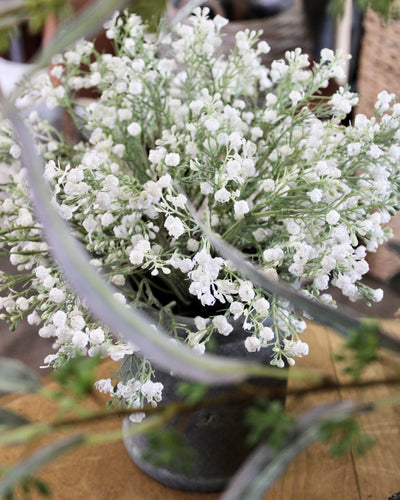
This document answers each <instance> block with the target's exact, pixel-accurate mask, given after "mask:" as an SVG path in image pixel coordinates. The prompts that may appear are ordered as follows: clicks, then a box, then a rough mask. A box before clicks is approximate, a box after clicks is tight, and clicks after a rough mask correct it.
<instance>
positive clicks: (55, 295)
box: [49, 288, 65, 304]
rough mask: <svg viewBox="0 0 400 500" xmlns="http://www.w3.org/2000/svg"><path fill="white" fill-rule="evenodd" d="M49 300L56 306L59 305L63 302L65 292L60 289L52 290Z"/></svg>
mask: <svg viewBox="0 0 400 500" xmlns="http://www.w3.org/2000/svg"><path fill="white" fill-rule="evenodd" d="M49 300H50V301H51V302H55V303H56V304H61V303H62V302H64V300H65V292H64V291H63V290H60V288H52V289H51V290H50V293H49Z"/></svg>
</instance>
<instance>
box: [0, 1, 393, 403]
mask: <svg viewBox="0 0 400 500" xmlns="http://www.w3.org/2000/svg"><path fill="white" fill-rule="evenodd" d="M226 23H227V21H226V20H225V19H224V18H222V17H220V16H218V15H217V16H216V17H215V18H214V19H209V17H208V11H207V9H203V10H201V9H197V10H195V12H194V14H193V15H192V16H191V17H190V18H189V19H188V20H187V21H186V22H185V23H182V24H179V25H177V26H175V27H174V28H173V30H172V31H171V32H170V33H168V34H166V33H165V32H162V33H161V34H158V35H157V34H153V33H150V32H149V31H147V29H146V26H145V25H144V24H143V23H142V21H141V19H140V18H139V17H137V16H136V15H132V14H129V13H125V14H123V15H117V14H116V15H115V16H114V18H113V19H112V20H111V21H109V22H108V23H106V25H105V28H106V33H107V36H108V38H109V39H110V40H112V41H113V43H114V53H113V55H111V54H99V53H97V52H96V50H95V48H94V45H93V43H91V42H88V41H81V42H79V43H78V44H77V45H76V46H75V47H74V48H72V49H70V50H68V51H66V52H65V53H64V54H63V55H60V56H57V57H56V58H54V60H53V66H52V69H51V74H50V75H47V74H45V75H41V76H39V77H37V78H36V80H34V81H33V82H31V83H30V84H29V92H27V94H28V96H30V98H31V100H32V102H34V101H35V99H43V98H44V99H45V100H46V103H47V106H48V107H49V108H54V107H57V106H60V107H61V108H63V109H64V110H65V111H66V113H67V114H68V115H69V116H70V117H71V118H72V120H73V121H74V123H75V125H76V128H77V130H78V131H79V139H78V140H76V141H75V142H73V143H72V142H71V137H69V136H67V135H66V134H64V133H63V132H60V131H59V130H56V129H54V128H52V126H51V125H50V124H49V123H48V122H46V121H44V120H41V119H40V118H39V116H38V114H37V113H35V112H33V113H31V115H30V116H29V120H28V121H29V124H30V126H31V128H32V130H33V132H34V134H35V136H36V138H37V144H38V147H39V148H40V150H41V152H42V154H43V156H44V158H45V161H46V165H45V171H44V177H45V180H46V182H48V183H49V184H50V186H51V189H52V194H53V203H54V207H55V208H56V209H57V210H58V212H59V214H60V215H61V216H62V217H63V218H64V219H65V220H67V221H68V223H69V224H70V227H71V228H72V231H73V233H74V235H75V236H76V237H77V238H78V239H79V240H80V241H81V242H82V243H83V244H84V246H85V247H86V249H87V250H88V252H89V253H90V255H91V258H92V260H91V264H92V265H93V266H95V267H96V268H97V269H98V270H99V272H101V273H102V274H103V275H104V276H105V277H106V279H108V280H109V281H110V282H111V283H112V284H113V285H114V286H115V287H116V288H117V289H119V291H118V292H117V293H116V297H117V298H118V300H120V301H121V302H123V303H127V304H130V305H133V306H135V307H139V308H146V309H148V308H151V310H153V311H156V312H157V311H158V313H159V317H160V318H161V319H162V317H164V316H165V317H168V318H169V327H170V330H171V331H172V334H174V333H176V330H177V329H178V327H179V317H180V316H191V317H193V318H194V323H195V325H196V328H195V329H194V330H193V331H187V336H186V342H187V343H188V345H189V346H190V347H192V348H193V350H194V351H196V352H197V353H198V354H199V355H201V354H202V353H204V352H205V351H206V350H207V349H208V345H212V343H213V342H211V343H209V341H211V340H214V339H215V338H218V336H221V335H223V336H228V335H229V334H230V333H231V331H232V329H233V326H232V325H233V323H234V322H235V321H238V320H239V321H241V322H242V331H243V342H244V345H245V347H246V348H247V350H248V351H250V352H255V351H260V350H261V349H263V348H265V347H266V346H271V345H272V346H273V352H274V357H273V359H272V360H271V361H270V362H271V364H272V365H276V366H278V367H281V366H284V364H286V363H288V364H289V365H293V364H294V363H295V358H296V356H303V355H306V354H307V353H308V345H307V343H306V342H304V341H303V340H301V333H302V331H303V330H304V328H305V326H306V324H305V322H304V321H303V319H302V318H300V317H299V316H298V315H297V313H296V312H295V311H294V310H293V309H292V308H290V307H289V305H288V303H287V302H286V301H285V300H282V299H281V298H280V297H277V296H271V295H269V294H267V293H265V292H264V291H263V290H261V289H260V288H258V287H257V286H255V285H253V283H252V282H250V281H248V280H247V279H245V278H244V277H243V276H242V275H241V272H240V270H239V269H238V268H237V267H235V266H234V265H233V264H232V262H230V261H229V260H228V259H226V258H225V257H223V256H220V255H218V254H217V253H216V252H215V250H214V249H213V247H212V245H211V244H210V241H209V239H208V238H207V236H206V235H205V233H204V231H203V230H202V229H201V227H200V224H199V221H202V223H203V224H204V225H205V226H207V227H208V228H209V230H211V231H213V232H215V233H218V234H219V235H221V236H222V238H223V239H224V240H226V241H227V242H228V243H230V244H231V245H232V246H234V247H236V248H237V249H239V250H240V251H242V252H243V253H245V254H246V256H247V257H248V259H249V260H250V261H252V262H254V263H255V264H257V265H258V266H259V267H261V268H262V269H263V270H264V272H265V274H266V275H267V276H268V277H269V278H270V279H272V280H281V281H282V282H284V283H286V284H287V285H289V286H292V287H293V288H296V289H298V288H299V287H300V288H301V293H303V294H304V295H305V296H307V297H309V298H311V299H312V300H315V301H320V302H322V303H324V304H329V305H332V306H334V305H335V303H334V300H333V298H332V296H331V295H330V294H328V293H327V292H326V290H327V289H328V287H329V286H330V285H331V286H334V287H337V288H339V289H340V290H341V291H342V292H343V294H344V295H346V296H347V297H349V299H350V300H351V301H356V300H359V299H364V300H366V301H367V302H370V301H377V300H380V299H381V298H382V291H381V290H372V289H371V288H369V287H368V286H366V285H364V284H362V283H361V278H362V276H363V275H364V274H365V273H366V272H367V271H368V264H367V262H366V260H365V258H366V253H367V251H375V250H376V249H377V247H378V245H379V244H381V243H382V242H384V241H385V240H386V239H387V238H388V237H389V236H390V235H389V231H388V230H387V229H384V228H382V225H383V224H384V223H386V222H387V221H388V220H389V218H390V215H391V214H393V213H394V212H395V210H396V205H397V196H398V179H399V158H400V147H399V145H398V139H399V129H400V104H398V103H396V101H395V97H394V95H391V94H388V93H387V92H382V93H381V94H380V95H379V96H378V102H377V105H376V111H377V117H376V118H373V119H367V118H366V117H365V116H363V115H358V116H356V119H355V122H354V125H347V126H344V125H342V121H343V119H344V118H345V117H346V116H347V115H348V114H349V112H350V111H351V109H352V107H353V106H354V105H356V104H357V100H358V97H357V95H356V94H354V93H351V92H350V91H349V90H348V89H346V88H340V89H339V90H338V91H337V92H336V93H335V94H334V95H333V96H331V97H324V96H323V95H322V93H321V92H320V91H321V89H323V88H325V87H326V86H327V84H328V81H329V80H330V79H331V78H334V77H335V76H340V74H341V73H342V69H341V64H342V63H343V62H344V61H345V59H346V56H343V55H341V54H338V53H337V54H335V53H334V52H332V51H331V50H327V49H325V50H323V51H322V52H321V59H320V62H319V63H316V64H314V65H313V66H312V67H310V62H309V60H308V56H307V55H306V54H302V53H301V50H300V49H296V50H295V51H293V52H288V53H286V55H285V59H282V60H278V61H274V62H273V63H272V64H271V66H270V67H268V68H267V67H265V66H264V65H263V64H262V62H261V59H262V56H263V54H266V53H267V52H268V51H269V46H268V44H267V43H266V42H265V41H259V36H260V33H256V32H254V31H248V30H246V31H242V32H239V33H237V35H236V43H235V46H234V48H233V50H232V51H231V52H230V54H229V55H227V56H225V55H223V51H222V48H221V45H222V44H223V35H222V34H221V29H222V28H223V26H224V25H225V24H226ZM81 89H92V91H95V92H96V93H97V95H98V98H96V99H95V100H93V102H92V103H91V104H90V105H88V106H86V107H82V106H77V103H76V97H75V96H76V93H77V92H78V91H80V90H81ZM20 153H21V150H20V146H19V145H18V144H17V142H16V140H15V137H14V135H13V133H12V131H11V128H10V127H9V125H8V124H7V122H6V121H5V120H3V122H2V123H1V135H0V159H1V161H2V162H3V174H4V179H3V181H2V184H1V191H2V195H1V201H0V221H1V233H0V234H1V236H0V238H1V239H0V241H1V248H2V252H3V253H7V254H9V256H10V261H11V263H12V264H14V265H15V266H17V269H18V270H19V273H17V274H12V275H11V274H7V273H4V272H3V273H2V274H1V275H0V283H1V288H2V290H3V297H2V298H1V300H0V307H1V308H2V310H3V314H2V316H1V318H2V319H5V320H8V321H9V322H10V323H11V325H12V327H15V326H16V325H17V323H18V322H19V321H20V320H21V318H22V317H23V316H25V315H27V318H28V322H29V323H30V324H32V325H38V329H39V335H40V336H42V337H53V338H54V348H55V352H54V353H52V354H50V355H49V356H48V357H47V358H46V359H45V365H50V366H52V367H54V368H57V367H60V366H62V365H63V364H64V363H66V362H67V361H68V360H69V359H70V358H71V357H74V356H76V355H78V354H85V355H88V356H98V355H99V356H101V357H107V356H110V357H111V358H112V359H114V360H119V359H122V358H124V357H126V356H128V357H130V358H131V359H133V360H134V362H132V363H131V364H130V366H131V369H130V370H131V371H130V374H129V376H128V378H126V376H125V378H124V379H123V380H121V379H119V378H118V377H119V375H118V374H116V376H115V377H114V379H109V380H100V381H98V382H97V386H98V388H99V389H100V390H102V391H104V392H109V393H110V394H111V395H112V396H113V397H114V398H115V400H124V401H125V402H126V404H127V405H128V406H130V407H133V408H137V407H138V406H139V405H141V404H143V403H144V402H149V403H152V404H156V403H157V402H158V401H160V399H161V393H162V384H161V383H159V382H157V380H155V379H154V377H153V369H152V366H151V364H150V363H149V361H148V360H146V359H143V358H142V357H141V356H140V355H139V353H138V352H137V351H136V348H135V346H133V345H130V344H127V343H124V342H122V341H116V340H114V339H113V337H112V336H111V333H110V332H109V331H108V330H107V328H106V327H105V326H104V325H103V324H100V323H97V322H95V321H94V320H93V319H92V317H91V315H90V313H89V312H88V311H87V310H86V309H85V304H84V302H83V301H82V300H81V299H79V298H78V297H77V295H76V294H75V293H74V292H73V291H72V290H71V289H70V288H69V287H68V285H67V284H66V282H65V280H64V278H63V276H62V274H61V273H60V270H59V268H58V267H57V266H56V265H55V264H54V263H53V261H52V260H51V259H50V256H49V248H48V245H47V244H46V243H45V241H44V239H43V236H42V231H41V226H40V224H39V223H38V222H37V221H36V220H35V216H34V215H33V212H32V209H31V204H30V197H29V190H28V188H27V185H26V181H25V170H24V169H23V168H22V167H21V163H20ZM21 284H22V285H23V286H20V285H21ZM268 318H269V323H268V322H267V319H268ZM267 325H270V326H267Z"/></svg>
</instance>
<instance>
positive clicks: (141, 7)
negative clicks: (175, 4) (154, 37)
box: [129, 0, 167, 31]
mask: <svg viewBox="0 0 400 500" xmlns="http://www.w3.org/2000/svg"><path fill="white" fill-rule="evenodd" d="M131 3H132V5H131V6H130V9H129V10H131V11H133V12H134V13H135V14H138V15H139V16H140V17H141V18H142V19H143V20H145V21H146V23H147V24H148V26H149V28H150V30H151V31H157V29H158V27H159V25H160V20H161V18H162V15H163V14H164V12H165V8H166V4H167V1H166V0H152V1H151V2H149V0H135V1H134V2H131Z"/></svg>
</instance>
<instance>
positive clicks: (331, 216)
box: [325, 210, 340, 226]
mask: <svg viewBox="0 0 400 500" xmlns="http://www.w3.org/2000/svg"><path fill="white" fill-rule="evenodd" d="M325 220H326V222H327V223H328V224H330V225H331V226H334V225H335V224H337V223H338V222H339V220H340V214H339V213H338V212H337V211H336V210H330V211H329V212H328V213H327V214H326V219H325Z"/></svg>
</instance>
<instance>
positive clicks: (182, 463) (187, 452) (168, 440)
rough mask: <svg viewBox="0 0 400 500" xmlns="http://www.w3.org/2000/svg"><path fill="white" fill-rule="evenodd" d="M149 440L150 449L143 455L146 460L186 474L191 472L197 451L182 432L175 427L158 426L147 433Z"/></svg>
mask: <svg viewBox="0 0 400 500" xmlns="http://www.w3.org/2000/svg"><path fill="white" fill-rule="evenodd" d="M147 440H148V449H147V451H146V453H145V454H144V455H143V458H144V460H147V461H149V462H151V463H153V464H154V465H157V466H161V467H167V468H169V469H171V470H175V471H179V472H183V473H184V474H189V473H190V472H191V470H192V468H193V463H194V460H195V458H196V453H195V451H194V450H193V449H192V448H190V447H189V445H188V444H187V443H186V441H185V439H184V438H183V436H182V434H180V433H179V432H177V431H175V430H173V429H165V428H157V429H153V430H151V431H150V432H149V433H148V434H147Z"/></svg>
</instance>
